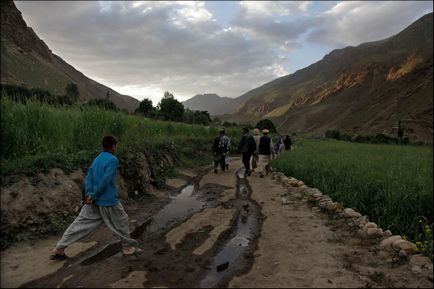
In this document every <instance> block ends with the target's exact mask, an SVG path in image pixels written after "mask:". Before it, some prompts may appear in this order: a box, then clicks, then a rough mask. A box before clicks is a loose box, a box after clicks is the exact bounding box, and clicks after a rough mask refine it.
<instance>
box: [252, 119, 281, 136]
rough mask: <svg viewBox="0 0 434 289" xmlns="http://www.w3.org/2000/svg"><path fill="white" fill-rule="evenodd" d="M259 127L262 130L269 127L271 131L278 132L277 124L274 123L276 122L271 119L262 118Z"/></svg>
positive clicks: (257, 125)
mask: <svg viewBox="0 0 434 289" xmlns="http://www.w3.org/2000/svg"><path fill="white" fill-rule="evenodd" d="M255 127H257V128H259V129H260V130H263V129H268V130H269V131H270V133H275V132H276V126H275V125H274V123H273V122H272V121H271V120H269V119H261V120H260V121H259V122H258V123H257V124H256V126H255Z"/></svg>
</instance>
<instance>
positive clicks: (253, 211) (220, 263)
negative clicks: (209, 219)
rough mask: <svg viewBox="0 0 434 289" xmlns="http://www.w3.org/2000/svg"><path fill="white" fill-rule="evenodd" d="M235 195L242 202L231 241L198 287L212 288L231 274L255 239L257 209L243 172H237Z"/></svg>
mask: <svg viewBox="0 0 434 289" xmlns="http://www.w3.org/2000/svg"><path fill="white" fill-rule="evenodd" d="M236 175H237V195H238V199H239V200H242V204H241V206H240V211H239V215H238V219H237V223H236V228H235V232H234V233H233V236H232V238H231V239H229V240H228V242H227V243H226V244H225V245H224V247H223V248H222V249H221V250H220V252H218V253H217V255H216V256H215V257H214V259H213V262H212V264H211V269H210V272H209V273H208V274H207V276H206V277H205V278H204V279H203V280H202V281H201V283H200V287H206V288H209V287H214V286H216V285H217V284H218V282H219V281H220V280H222V278H223V277H225V276H227V275H228V274H230V273H231V271H232V270H231V269H232V268H233V267H234V266H233V265H234V264H235V262H237V259H238V258H239V257H240V256H241V254H242V253H243V252H245V250H246V248H247V247H248V246H249V245H250V244H251V240H253V238H254V237H255V232H256V231H257V229H258V217H259V216H258V214H259V211H260V210H259V207H258V206H257V205H256V204H255V203H254V202H252V201H251V200H250V198H249V192H248V190H247V188H246V187H247V186H246V181H245V179H244V170H243V169H240V170H238V172H237V174H236Z"/></svg>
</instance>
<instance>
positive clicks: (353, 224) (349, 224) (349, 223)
mask: <svg viewBox="0 0 434 289" xmlns="http://www.w3.org/2000/svg"><path fill="white" fill-rule="evenodd" d="M347 225H348V226H350V227H355V226H357V225H356V224H355V223H354V221H353V220H348V222H347Z"/></svg>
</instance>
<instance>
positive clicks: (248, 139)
mask: <svg viewBox="0 0 434 289" xmlns="http://www.w3.org/2000/svg"><path fill="white" fill-rule="evenodd" d="M255 150H256V142H255V139H254V138H253V137H252V136H251V135H249V129H248V128H247V127H245V128H243V136H242V137H241V140H240V143H239V145H238V152H240V153H241V154H242V155H243V158H242V160H243V165H244V168H245V169H246V171H245V173H244V177H246V176H250V175H251V173H252V172H251V170H250V158H251V157H252V153H253V152H254V151H255Z"/></svg>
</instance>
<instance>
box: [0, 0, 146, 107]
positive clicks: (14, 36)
mask: <svg viewBox="0 0 434 289" xmlns="http://www.w3.org/2000/svg"><path fill="white" fill-rule="evenodd" d="M0 20H1V83H2V84H11V85H19V86H25V87H27V88H42V89H45V90H48V91H49V92H51V93H54V94H62V93H64V89H65V86H66V85H67V84H68V83H70V82H72V83H75V84H76V85H77V86H78V89H79V92H80V99H82V100H85V99H93V98H96V99H102V98H105V97H106V96H107V92H108V94H109V97H110V100H111V101H113V102H114V103H115V104H116V106H118V107H119V108H123V109H126V110H128V111H129V112H132V111H134V109H135V108H137V107H138V106H139V101H138V100H137V99H135V98H133V97H131V96H128V95H122V94H120V93H118V92H116V91H114V90H113V89H111V88H109V87H107V86H105V85H103V84H100V83H98V82H96V81H94V80H92V79H90V78H88V77H86V76H85V75H84V74H83V73H81V72H80V71H78V70H76V69H75V68H74V67H72V66H71V65H70V64H68V63H67V62H65V61H64V60H63V59H62V58H60V57H59V56H57V55H55V54H53V53H52V51H51V50H50V49H49V48H48V46H47V45H46V44H45V42H44V41H42V40H41V39H40V38H39V37H38V36H37V35H36V33H35V32H34V31H33V29H32V28H30V27H28V26H27V25H26V22H25V21H24V19H23V17H22V14H21V12H20V11H19V10H18V9H17V8H16V6H15V4H14V3H13V1H1V18H0Z"/></svg>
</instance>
